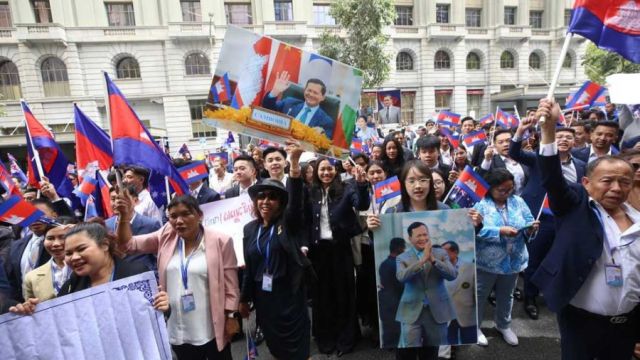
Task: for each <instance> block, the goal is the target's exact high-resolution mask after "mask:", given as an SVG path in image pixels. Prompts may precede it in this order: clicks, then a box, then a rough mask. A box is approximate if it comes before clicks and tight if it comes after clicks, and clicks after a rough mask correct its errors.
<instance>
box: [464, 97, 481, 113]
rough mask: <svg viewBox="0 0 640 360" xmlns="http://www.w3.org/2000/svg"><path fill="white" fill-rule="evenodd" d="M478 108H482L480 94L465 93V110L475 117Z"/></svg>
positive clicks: (478, 110) (478, 111)
mask: <svg viewBox="0 0 640 360" xmlns="http://www.w3.org/2000/svg"><path fill="white" fill-rule="evenodd" d="M480 108H482V95H480V94H469V93H467V112H468V113H469V114H473V115H472V116H473V117H475V118H477V117H478V115H480ZM472 112H473V113H472Z"/></svg>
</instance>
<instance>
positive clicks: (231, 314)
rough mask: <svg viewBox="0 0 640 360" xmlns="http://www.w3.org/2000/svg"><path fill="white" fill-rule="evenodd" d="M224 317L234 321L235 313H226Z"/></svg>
mask: <svg viewBox="0 0 640 360" xmlns="http://www.w3.org/2000/svg"><path fill="white" fill-rule="evenodd" d="M225 315H226V316H227V319H235V318H236V313H235V312H230V313H226V314H225Z"/></svg>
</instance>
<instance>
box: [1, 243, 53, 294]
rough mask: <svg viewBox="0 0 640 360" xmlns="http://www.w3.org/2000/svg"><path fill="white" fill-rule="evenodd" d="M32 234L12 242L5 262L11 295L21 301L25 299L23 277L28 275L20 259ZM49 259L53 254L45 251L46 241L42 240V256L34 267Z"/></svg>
mask: <svg viewBox="0 0 640 360" xmlns="http://www.w3.org/2000/svg"><path fill="white" fill-rule="evenodd" d="M32 235H33V234H29V235H27V236H25V237H23V238H22V239H20V240H16V241H14V242H13V243H11V249H10V250H9V258H8V259H7V263H6V264H5V270H6V272H7V277H8V278H9V285H11V290H12V294H11V297H12V298H13V299H14V300H16V301H19V302H23V301H24V298H23V297H22V279H23V278H24V275H26V274H23V273H22V267H21V266H20V260H21V259H22V254H23V253H24V251H25V250H26V248H27V244H28V243H29V240H30V239H31V236H32ZM49 259H51V255H50V254H49V253H48V252H47V251H45V249H44V242H42V243H41V245H40V256H39V257H38V262H37V263H36V266H34V269H35V268H37V267H39V266H42V265H44V264H45V263H46V262H47V261H49Z"/></svg>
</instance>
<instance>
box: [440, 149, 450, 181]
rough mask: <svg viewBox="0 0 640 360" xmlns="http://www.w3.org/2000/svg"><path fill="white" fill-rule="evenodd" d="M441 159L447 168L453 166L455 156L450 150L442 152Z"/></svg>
mask: <svg viewBox="0 0 640 360" xmlns="http://www.w3.org/2000/svg"><path fill="white" fill-rule="evenodd" d="M440 158H441V159H442V163H443V164H445V165H447V166H451V164H453V156H452V155H451V151H449V150H440ZM446 175H449V174H446Z"/></svg>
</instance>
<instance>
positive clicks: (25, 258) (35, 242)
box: [20, 234, 44, 278]
mask: <svg viewBox="0 0 640 360" xmlns="http://www.w3.org/2000/svg"><path fill="white" fill-rule="evenodd" d="M43 240H44V236H36V234H33V236H31V239H29V242H28V243H27V246H26V247H25V248H24V252H23V253H22V258H20V271H22V277H23V278H24V276H25V275H27V273H28V272H29V271H31V270H33V269H35V268H37V267H38V258H39V257H40V255H39V254H41V253H42V247H43V246H44V245H42V241H43ZM36 248H37V249H36ZM32 251H38V258H36V259H35V260H32V259H31V252H32ZM32 261H33V262H32Z"/></svg>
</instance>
